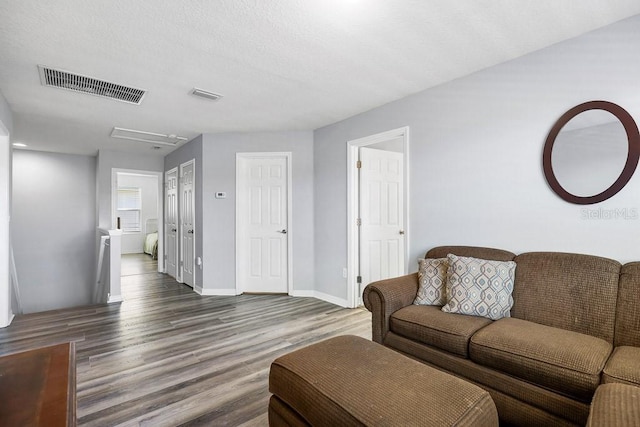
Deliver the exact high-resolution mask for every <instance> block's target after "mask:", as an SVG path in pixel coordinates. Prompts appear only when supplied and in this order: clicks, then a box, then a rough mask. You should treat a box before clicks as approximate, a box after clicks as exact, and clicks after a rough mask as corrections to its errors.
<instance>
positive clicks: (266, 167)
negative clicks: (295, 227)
mask: <svg viewBox="0 0 640 427" xmlns="http://www.w3.org/2000/svg"><path fill="white" fill-rule="evenodd" d="M237 167H238V168H239V169H238V172H239V173H238V178H239V179H238V189H237V193H238V224H237V236H238V239H237V241H238V245H239V248H238V259H237V262H238V269H237V271H238V278H237V280H238V284H237V287H238V290H239V291H241V292H255V293H287V292H288V260H287V256H288V247H287V245H288V239H287V233H288V230H287V220H288V219H287V216H288V212H287V198H288V194H287V193H288V188H287V187H288V177H287V174H288V170H287V159H286V157H284V156H279V157H265V158H239V159H238V165H237Z"/></svg>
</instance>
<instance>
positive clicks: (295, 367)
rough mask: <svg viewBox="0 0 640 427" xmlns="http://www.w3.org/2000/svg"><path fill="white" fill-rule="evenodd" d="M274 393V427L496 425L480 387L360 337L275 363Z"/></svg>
mask: <svg viewBox="0 0 640 427" xmlns="http://www.w3.org/2000/svg"><path fill="white" fill-rule="evenodd" d="M269 391H270V392H271V393H273V396H271V400H270V402H269V425H271V426H281V425H294V426H307V425H313V426H363V425H365V426H418V425H419V426H453V425H455V426H474V427H476V426H480V427H481V426H497V425H498V412H497V411H496V407H495V405H494V403H493V401H492V400H491V397H490V396H489V393H487V392H486V391H484V390H482V389H481V388H480V387H477V386H475V385H473V384H471V383H468V382H466V381H463V380H461V379H459V378H456V377H454V376H452V375H449V374H445V373H444V372H440V371H438V370H436V369H434V368H431V367H429V366H426V365H424V364H422V363H420V362H417V361H415V360H413V359H410V358H408V357H405V356H403V355H401V354H399V353H397V352H395V351H393V350H390V349H388V348H386V347H383V346H381V345H379V344H376V343H374V342H371V341H369V340H366V339H364V338H359V337H355V336H341V337H336V338H331V339H329V340H326V341H323V342H320V343H317V344H313V345H311V346H309V347H306V348H303V349H300V350H297V351H294V352H292V353H289V354H287V355H285V356H282V357H280V358H278V359H276V360H275V361H274V362H273V363H272V364H271V371H270V372H269Z"/></svg>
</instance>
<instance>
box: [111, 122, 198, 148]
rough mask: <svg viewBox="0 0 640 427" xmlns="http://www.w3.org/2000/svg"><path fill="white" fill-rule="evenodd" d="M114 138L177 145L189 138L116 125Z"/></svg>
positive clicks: (112, 135)
mask: <svg viewBox="0 0 640 427" xmlns="http://www.w3.org/2000/svg"><path fill="white" fill-rule="evenodd" d="M111 137H112V138H120V139H129V140H131V141H140V142H147V143H149V144H161V145H170V146H172V147H175V146H177V145H178V144H179V143H180V142H183V141H186V140H187V138H185V137H183V136H177V135H165V134H163V133H153V132H145V131H143V130H133V129H124V128H118V127H114V128H113V130H112V131H111Z"/></svg>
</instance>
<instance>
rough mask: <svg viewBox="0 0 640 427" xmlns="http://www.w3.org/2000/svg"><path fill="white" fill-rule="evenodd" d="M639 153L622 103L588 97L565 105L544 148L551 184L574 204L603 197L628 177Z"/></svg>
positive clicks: (633, 127) (635, 132)
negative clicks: (582, 101)
mask: <svg viewBox="0 0 640 427" xmlns="http://www.w3.org/2000/svg"><path fill="white" fill-rule="evenodd" d="M639 158H640V135H639V134H638V128H637V126H636V124H635V122H634V121H633V118H632V117H631V116H630V115H629V113H627V112H626V111H625V110H624V109H623V108H621V107H620V106H618V105H616V104H612V103H610V102H606V101H591V102H586V103H584V104H580V105H578V106H576V107H574V108H572V109H571V110H569V111H567V112H566V113H565V114H564V115H563V116H562V117H560V119H558V121H557V122H556V124H555V125H554V126H553V128H552V129H551V132H550V133H549V136H548V137H547V141H546V143H545V146H544V152H543V167H544V174H545V177H546V178H547V182H548V183H549V185H550V186H551V189H552V190H553V191H555V192H556V193H557V194H558V195H559V196H560V197H562V198H563V199H564V200H566V201H568V202H571V203H577V204H583V205H584V204H592V203H598V202H602V201H603V200H607V199H608V198H610V197H612V196H613V195H614V194H616V193H617V192H618V191H620V190H621V189H622V188H623V187H624V186H625V185H626V184H627V182H629V179H631V176H632V175H633V172H634V171H635V169H636V166H637V165H638V159H639Z"/></svg>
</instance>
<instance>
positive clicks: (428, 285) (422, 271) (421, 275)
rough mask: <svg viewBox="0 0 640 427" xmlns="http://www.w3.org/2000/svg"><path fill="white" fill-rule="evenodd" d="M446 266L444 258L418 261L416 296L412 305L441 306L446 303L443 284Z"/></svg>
mask: <svg viewBox="0 0 640 427" xmlns="http://www.w3.org/2000/svg"><path fill="white" fill-rule="evenodd" d="M448 266H449V263H448V262H447V259H446V258H427V259H420V260H418V294H417V295H416V299H415V300H414V301H413V303H414V304H417V305H439V306H442V305H444V303H445V302H447V293H446V291H445V289H446V288H445V283H446V281H447V267H448Z"/></svg>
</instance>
